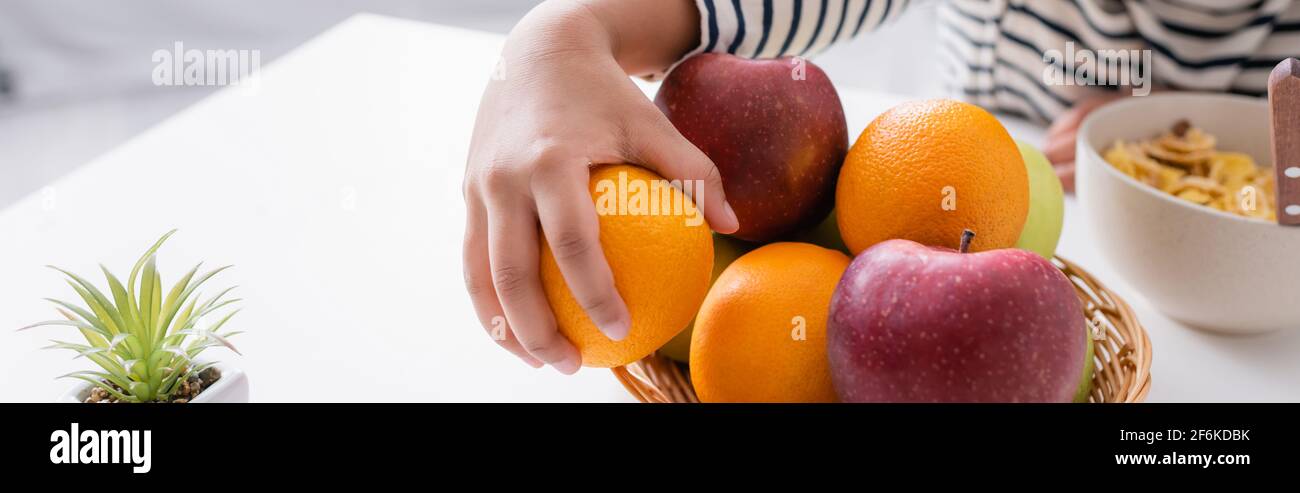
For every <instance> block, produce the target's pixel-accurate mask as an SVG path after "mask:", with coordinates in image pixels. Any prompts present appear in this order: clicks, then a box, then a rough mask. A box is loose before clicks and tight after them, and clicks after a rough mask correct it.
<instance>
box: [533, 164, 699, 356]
mask: <svg viewBox="0 0 1300 493" xmlns="http://www.w3.org/2000/svg"><path fill="white" fill-rule="evenodd" d="M590 176H591V178H590V188H591V194H592V199H593V200H594V201H596V203H597V209H598V211H599V210H601V209H602V207H603V208H605V209H606V210H605V213H603V214H601V216H600V246H601V249H602V250H604V252H605V260H606V261H607V262H609V268H610V270H611V271H613V273H614V286H615V287H616V288H617V289H618V293H619V295H621V296H622V297H623V302H624V303H626V304H627V310H628V314H629V315H631V317H632V326H631V329H630V330H629V331H628V335H627V337H626V338H624V339H623V340H621V341H614V340H611V339H610V338H608V337H606V336H605V334H604V333H601V332H600V330H599V329H597V328H596V324H595V323H592V321H591V319H590V318H588V317H587V313H586V312H585V311H583V309H582V306H580V305H579V304H578V301H577V300H576V299H574V297H573V293H572V292H570V291H569V286H568V284H566V283H565V281H564V276H563V275H562V274H561V273H560V267H559V264H557V263H556V262H555V256H554V255H553V254H552V253H551V247H550V245H549V244H547V243H546V238H545V237H543V238H542V246H541V248H542V250H541V270H540V277H541V279H542V289H543V291H545V293H546V298H547V300H548V301H550V305H551V310H552V311H553V312H554V313H555V323H556V326H557V327H558V328H559V330H560V333H561V334H564V337H566V338H568V339H569V341H570V342H572V343H573V345H574V347H576V348H577V349H578V352H579V353H581V354H582V363H583V365H585V366H593V367H601V368H610V367H615V366H622V365H626V364H628V363H631V362H633V361H636V360H639V359H641V358H644V357H646V356H648V355H650V353H652V352H654V351H655V350H656V349H658V348H659V347H660V346H663V345H664V343H666V342H668V340H669V339H672V338H673V336H674V335H677V333H678V332H680V331H681V330H682V329H683V328H685V327H686V324H689V323H690V322H691V319H692V318H693V317H694V316H695V311H696V310H697V309H698V308H699V307H700V302H701V301H702V300H703V299H704V295H705V294H706V293H707V292H708V289H709V277H710V274H711V273H712V271H713V237H712V235H711V233H710V232H709V225H708V224H707V223H705V222H704V220H703V216H702V215H701V214H702V213H701V212H700V210H699V209H698V208H696V207H695V205H694V203H693V202H692V201H691V198H690V197H687V196H686V195H685V194H684V193H682V191H681V190H680V189H677V188H674V187H671V186H668V185H667V184H668V182H667V181H661V180H663V178H661V177H660V176H659V175H657V174H655V173H653V172H651V171H649V170H647V169H645V168H640V167H637V166H631V165H607V166H600V167H597V168H594V169H592V170H591V175H590ZM652 183H654V185H652ZM661 185H662V186H661ZM638 191H640V192H641V193H638ZM638 201H639V202H638ZM634 209H636V210H639V211H640V212H637V211H634Z"/></svg>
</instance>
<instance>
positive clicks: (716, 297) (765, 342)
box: [691, 243, 849, 402]
mask: <svg viewBox="0 0 1300 493" xmlns="http://www.w3.org/2000/svg"><path fill="white" fill-rule="evenodd" d="M848 267H849V257H848V256H846V255H844V254H843V253H841V252H838V251H835V250H830V249H826V248H822V247H819V246H817V245H811V244H808V243H772V244H769V245H766V246H763V247H760V248H758V249H757V250H754V251H752V252H749V253H747V254H745V255H743V256H741V257H740V258H739V259H736V261H735V262H732V264H731V266H730V267H727V269H726V270H725V271H723V272H722V275H721V276H718V279H717V280H716V281H714V283H713V288H712V289H710V290H709V295H708V296H707V297H705V298H704V304H703V305H702V306H700V313H699V314H698V315H697V316H696V318H695V333H694V335H693V336H692V337H691V382H692V383H693V384H694V385H695V392H696V395H698V396H699V398H700V400H701V401H703V402H834V401H835V400H836V399H835V389H834V388H833V387H832V386H831V373H830V365H829V363H828V362H827V360H826V320H827V318H828V313H829V311H830V303H831V295H832V294H833V293H834V292H835V286H836V284H838V283H839V281H840V276H841V275H843V274H844V270H845V269H847V268H848Z"/></svg>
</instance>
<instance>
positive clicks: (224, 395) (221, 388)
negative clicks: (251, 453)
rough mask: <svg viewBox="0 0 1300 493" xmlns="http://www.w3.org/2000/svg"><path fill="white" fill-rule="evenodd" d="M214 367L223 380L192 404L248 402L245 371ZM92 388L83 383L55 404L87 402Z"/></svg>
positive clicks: (223, 364)
mask: <svg viewBox="0 0 1300 493" xmlns="http://www.w3.org/2000/svg"><path fill="white" fill-rule="evenodd" d="M213 367H214V368H216V369H217V371H219V372H221V378H219V379H217V383H214V384H212V386H211V387H208V388H205V389H203V391H202V392H199V396H198V397H195V398H194V400H192V401H190V402H191V403H203V402H210V403H236V404H242V403H246V402H248V376H246V375H244V371H243V370H240V369H239V368H236V367H234V366H232V365H230V364H229V363H224V362H219V363H217V364H215V365H213ZM91 386H92V385H91V384H90V383H89V382H82V383H80V384H78V385H77V386H76V387H73V388H72V389H70V390H68V391H67V392H66V393H64V394H63V395H62V396H60V397H59V400H57V401H55V402H67V403H74V404H75V403H82V402H86V397H89V396H90V395H89V393H90V387H91Z"/></svg>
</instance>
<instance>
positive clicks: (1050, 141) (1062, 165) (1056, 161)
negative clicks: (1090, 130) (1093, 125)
mask: <svg viewBox="0 0 1300 493" xmlns="http://www.w3.org/2000/svg"><path fill="white" fill-rule="evenodd" d="M1124 96H1125V95H1124V94H1120V93H1114V94H1102V95H1098V96H1093V97H1091V98H1087V99H1084V100H1081V101H1079V102H1078V103H1075V105H1074V106H1073V107H1072V108H1070V109H1069V111H1066V112H1065V113H1062V114H1061V116H1058V117H1057V118H1056V121H1053V122H1052V126H1051V127H1050V128H1048V129H1047V139H1046V140H1047V143H1046V144H1045V145H1043V154H1044V155H1046V156H1047V159H1048V160H1049V161H1051V162H1052V167H1053V168H1056V176H1057V177H1060V178H1061V186H1062V187H1064V188H1065V191H1066V192H1073V191H1074V151H1075V139H1076V137H1077V136H1078V134H1079V125H1080V124H1082V123H1083V119H1084V118H1086V117H1087V116H1088V114H1089V113H1092V112H1093V110H1096V109H1097V108H1100V107H1102V106H1105V105H1106V104H1107V103H1110V102H1112V101H1115V100H1117V99H1120V98H1123V97H1124Z"/></svg>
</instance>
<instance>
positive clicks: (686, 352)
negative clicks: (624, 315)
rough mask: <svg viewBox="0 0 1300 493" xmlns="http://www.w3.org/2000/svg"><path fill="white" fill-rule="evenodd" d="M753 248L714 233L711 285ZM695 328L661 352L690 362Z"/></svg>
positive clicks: (683, 332)
mask: <svg viewBox="0 0 1300 493" xmlns="http://www.w3.org/2000/svg"><path fill="white" fill-rule="evenodd" d="M753 248H754V247H753V245H751V244H749V243H746V242H743V241H740V240H737V239H735V238H731V237H729V236H726V235H721V234H717V233H714V234H713V277H711V278H710V279H709V285H710V286H712V285H713V282H715V281H717V280H718V276H720V275H722V271H723V270H726V268H727V266H729V265H731V263H732V262H735V261H736V259H738V258H740V256H741V255H744V254H745V252H748V251H750V250H751V249H753ZM694 327H695V324H694V322H693V321H692V323H691V324H690V325H687V326H686V329H684V330H682V331H681V332H678V333H677V335H676V336H674V337H673V338H672V340H669V341H668V343H667V344H664V347H661V348H659V352H660V353H661V354H663V355H664V356H667V357H669V358H671V359H672V360H673V361H680V362H682V363H686V362H688V361H689V360H690V356H691V333H692V332H694Z"/></svg>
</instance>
